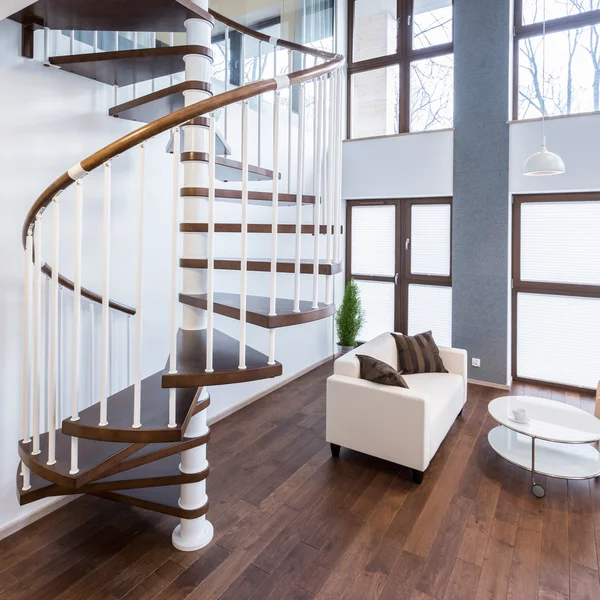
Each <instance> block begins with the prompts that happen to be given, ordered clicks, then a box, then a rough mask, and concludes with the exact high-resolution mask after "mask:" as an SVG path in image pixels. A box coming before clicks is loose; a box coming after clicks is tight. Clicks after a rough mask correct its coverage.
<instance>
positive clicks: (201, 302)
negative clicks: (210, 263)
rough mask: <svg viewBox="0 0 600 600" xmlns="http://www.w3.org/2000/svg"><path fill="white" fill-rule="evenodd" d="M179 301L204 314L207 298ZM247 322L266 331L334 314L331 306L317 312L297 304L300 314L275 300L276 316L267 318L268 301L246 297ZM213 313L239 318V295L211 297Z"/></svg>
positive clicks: (183, 297)
mask: <svg viewBox="0 0 600 600" xmlns="http://www.w3.org/2000/svg"><path fill="white" fill-rule="evenodd" d="M179 301H180V302H182V303H183V304H187V305H189V306H195V307H197V308H202V309H204V310H206V308H207V296H206V294H200V295H195V294H179ZM246 303H247V304H246V319H247V321H248V323H251V324H252V325H258V326H259V327H264V328H266V329H276V328H278V327H289V326H290V325H301V324H302V323H310V322H311V321H318V320H320V319H325V318H327V317H330V316H331V315H332V314H333V313H334V312H335V306H334V305H333V304H330V305H326V304H322V303H320V304H319V307H318V308H312V302H309V301H307V300H301V301H300V312H299V313H295V312H294V301H293V300H289V299H287V298H277V301H276V305H275V306H276V312H277V314H276V315H269V308H270V299H269V298H268V297H265V296H247V297H246ZM213 306H214V311H215V312H216V313H217V314H219V315H225V316H226V317H230V318H232V319H236V320H239V318H240V295H239V294H225V293H222V292H218V293H216V294H214V300H213Z"/></svg>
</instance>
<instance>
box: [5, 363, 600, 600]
mask: <svg viewBox="0 0 600 600" xmlns="http://www.w3.org/2000/svg"><path fill="white" fill-rule="evenodd" d="M330 372H331V363H328V364H326V365H324V366H322V367H320V368H318V369H316V370H315V371H313V372H311V373H309V374H307V375H305V376H303V377H302V378H300V379H298V380H296V381H295V382H293V383H291V384H289V385H287V386H286V387H284V388H281V389H280V390H278V391H276V392H275V393H273V394H271V395H269V396H267V397H265V398H263V399H262V400H260V401H258V402H255V403H254V404H252V405H250V406H248V407H246V408H245V409H243V410H241V411H239V412H237V413H235V414H234V415H232V416H230V417H228V418H227V419H225V420H224V421H221V422H219V423H217V424H216V425H215V426H214V427H213V428H212V435H211V442H210V444H209V459H210V462H211V466H212V474H211V476H210V478H209V480H208V491H209V498H210V502H211V509H210V511H209V518H210V520H211V521H212V522H213V524H214V526H215V531H216V535H215V539H214V541H213V542H212V543H211V544H210V546H209V547H208V548H205V549H203V550H201V551H198V552H192V553H180V552H177V551H175V550H174V549H173V547H172V546H171V541H170V535H171V531H172V529H173V527H174V526H175V524H176V522H177V521H176V519H174V518H172V517H168V516H163V515H157V514H153V513H149V512H144V511H142V510H140V509H136V508H133V507H128V506H124V505H120V504H114V503H111V502H110V501H108V500H101V499H95V498H91V497H82V498H80V499H78V500H76V501H74V502H73V503H71V504H68V505H67V506H65V507H63V508H61V509H60V510H58V511H56V512H55V513H53V514H51V515H49V516H47V517H45V518H43V519H41V520H40V521H37V522H36V523H34V524H33V525H30V526H29V527H27V528H26V529H24V530H21V531H19V532H18V533H16V534H14V535H12V536H11V537H9V538H6V539H4V540H2V541H0V598H1V599H10V600H30V599H35V600H45V599H54V598H60V599H61V600H75V599H79V600H84V599H93V600H100V599H107V600H116V599H127V600H132V599H134V598H135V599H140V600H150V599H152V598H156V599H160V600H167V599H168V600H175V599H177V600H182V599H184V598H187V599H189V600H192V599H195V600H213V599H215V600H216V599H217V598H219V599H220V600H250V599H251V600H314V599H319V600H322V599H330V600H343V599H353V600H375V599H379V600H432V599H434V598H436V599H438V600H470V599H477V600H483V599H506V598H508V599H511V600H529V599H531V600H533V599H536V600H566V599H568V598H570V599H571V600H583V599H600V583H599V578H598V556H599V553H600V481H591V482H590V481H569V482H568V483H567V482H566V481H561V480H556V479H550V478H548V479H547V481H545V482H544V483H545V484H546V486H547V490H548V494H547V496H546V498H545V499H543V500H538V499H536V498H534V497H533V495H532V494H531V492H530V484H529V479H528V475H527V473H526V472H525V471H523V470H522V469H519V468H517V467H514V466H512V465H510V464H508V463H507V462H505V461H504V460H502V459H501V458H499V457H498V456H497V455H496V454H495V453H494V452H492V451H491V450H490V448H489V446H488V443H487V439H486V434H487V432H488V431H489V430H490V428H492V427H493V426H494V422H493V421H492V420H491V418H490V417H489V416H488V414H487V404H488V402H489V401H490V400H491V399H492V398H494V397H497V396H500V395H505V392H502V391H499V390H494V389H490V388H483V387H475V386H471V387H470V388H469V399H468V403H467V405H466V407H465V409H464V412H463V415H462V416H461V417H459V418H458V419H457V421H456V422H455V424H454V426H453V427H452V429H451V431H450V433H449V435H448V437H447V438H446V440H445V441H444V443H443V444H442V446H441V448H440V450H439V451H438V453H437V455H436V456H435V458H434V460H433V461H432V463H431V465H430V467H429V469H428V470H427V472H426V474H425V479H424V482H423V484H422V485H420V486H417V485H414V484H413V483H411V478H410V472H409V471H408V469H403V468H401V467H399V466H397V465H394V464H390V463H387V462H384V461H381V460H378V459H374V458H370V457H368V456H364V455H360V454H358V453H356V452H351V451H349V450H346V449H342V452H341V456H340V458H339V459H332V457H331V454H330V450H329V447H328V446H327V444H326V443H325V437H324V431H325V380H326V378H327V376H328V375H329V373H330ZM513 393H516V394H528V395H537V396H545V397H550V398H552V399H553V400H556V401H558V402H568V403H570V404H574V405H576V406H581V407H582V408H584V409H585V410H588V411H590V412H591V411H592V410H593V398H592V396H591V395H590V396H580V395H579V394H574V393H569V392H561V391H557V390H551V389H549V388H540V387H533V386H528V385H515V386H514V388H513ZM365 410H368V398H366V399H365Z"/></svg>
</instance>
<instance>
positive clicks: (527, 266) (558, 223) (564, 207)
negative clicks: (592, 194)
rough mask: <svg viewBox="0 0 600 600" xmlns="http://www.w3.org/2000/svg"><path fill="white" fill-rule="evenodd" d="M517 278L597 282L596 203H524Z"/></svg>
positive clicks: (599, 236) (599, 210) (599, 229)
mask: <svg viewBox="0 0 600 600" xmlns="http://www.w3.org/2000/svg"><path fill="white" fill-rule="evenodd" d="M521 279H522V280H523V281H537V282H546V283H550V282H552V283H569V284H583V285H600V202H525V203H523V204H522V206H521Z"/></svg>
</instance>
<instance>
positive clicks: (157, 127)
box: [11, 0, 344, 550]
mask: <svg viewBox="0 0 600 600" xmlns="http://www.w3.org/2000/svg"><path fill="white" fill-rule="evenodd" d="M11 18H12V19H14V20H16V21H18V22H20V23H21V24H22V27H23V55H24V56H27V57H30V58H33V56H34V54H35V48H34V40H39V39H40V34H37V35H36V31H37V30H38V29H43V30H44V34H43V36H44V61H45V63H46V64H47V65H48V66H54V67H58V68H61V69H63V70H65V71H69V72H71V73H73V74H75V75H77V76H81V77H86V78H90V79H94V80H97V81H99V82H102V83H104V84H106V85H109V86H113V88H114V95H115V105H114V106H113V108H111V109H110V112H109V114H110V115H111V116H113V117H118V118H119V119H127V120H131V121H138V122H141V123H145V124H144V125H142V126H141V127H139V128H138V129H136V130H135V131H133V132H132V133H130V134H128V135H126V136H124V137H122V138H121V139H118V140H116V141H115V142H113V143H111V144H109V145H108V146H106V147H104V148H101V149H99V150H98V151H97V152H95V153H94V154H92V155H91V156H88V157H87V158H85V159H83V160H81V162H79V163H78V164H76V165H74V166H73V167H71V168H70V169H68V170H67V171H66V172H64V173H63V174H62V175H61V176H60V177H58V179H56V180H55V181H54V182H52V183H50V185H49V186H48V187H47V189H46V190H45V191H44V192H43V193H42V194H41V195H40V197H39V198H38V199H37V200H36V201H35V203H34V204H33V205H32V206H31V209H30V210H29V213H28V214H27V217H26V220H25V223H24V226H23V243H24V248H25V306H24V310H25V332H24V339H25V340H26V343H25V348H24V356H23V364H24V372H23V432H22V440H21V441H20V442H19V456H20V460H21V464H20V467H19V469H18V472H17V489H18V496H19V501H20V503H21V504H28V503H31V502H35V501H38V500H40V499H43V498H48V497H51V496H63V495H71V494H82V493H85V494H91V495H94V496H101V497H104V498H107V499H110V500H114V501H116V502H121V503H125V504H130V505H133V506H137V507H141V508H145V509H149V510H152V511H157V512H160V513H165V514H169V515H172V516H175V517H179V518H180V519H181V521H180V525H179V526H178V527H177V528H176V530H175V531H174V533H173V543H174V545H175V546H176V547H177V548H178V549H180V550H194V549H198V548H200V547H202V546H204V545H206V544H207V543H208V542H209V541H210V539H211V537H212V526H211V524H210V522H209V521H208V519H207V513H208V510H209V505H208V497H207V494H206V479H207V477H208V475H209V471H210V467H209V465H208V462H207V460H206V445H207V443H208V442H209V437H210V431H209V428H208V426H207V419H206V409H207V407H208V405H209V403H210V396H209V394H208V387H209V386H217V385H222V384H233V383H242V382H248V381H254V380H260V379H266V378H273V377H278V376H280V375H281V374H282V365H281V364H280V363H279V362H277V361H276V358H275V332H276V330H277V329H278V328H281V327H289V326H295V325H300V324H303V323H307V322H310V321H316V320H320V319H326V318H329V317H331V315H332V314H333V311H334V306H333V303H332V287H333V281H332V276H334V275H335V274H337V273H339V272H340V271H341V268H342V266H341V260H340V233H341V199H340V198H341V194H340V184H341V178H340V164H341V143H340V142H341V132H342V123H341V116H340V115H341V113H342V111H341V110H340V107H341V106H342V98H343V93H344V84H343V73H342V67H343V58H342V57H341V56H339V55H335V54H331V53H329V52H325V51H322V50H317V49H315V48H312V47H308V46H301V45H298V44H295V43H291V42H287V41H284V40H279V39H275V38H271V37H268V36H266V35H264V34H261V33H258V32H255V31H253V30H252V29H249V28H247V27H245V26H243V25H240V24H238V23H235V22H233V21H231V20H230V19H228V18H226V17H224V16H222V15H219V14H217V13H214V12H212V11H210V10H209V8H208V5H207V3H206V1H205V0H201V1H199V2H197V3H194V2H192V1H191V0H146V1H145V2H143V3H138V2H135V1H132V2H120V1H117V0H104V1H103V2H100V3H99V2H96V1H95V0H39V1H38V2H35V3H34V4H32V5H31V6H29V7H27V8H25V9H23V10H21V11H20V12H18V13H16V14H15V15H13V16H12V17H11ZM215 23H217V24H220V25H219V26H220V27H222V28H223V29H224V32H225V33H224V35H225V39H226V40H227V36H228V35H230V34H231V32H236V35H241V36H242V37H244V38H254V40H257V41H258V42H259V44H260V47H261V52H262V50H263V49H264V48H266V49H267V50H266V52H270V51H272V52H273V59H274V62H275V63H276V62H277V52H278V51H281V49H285V50H286V51H287V55H288V57H289V59H290V60H289V63H288V64H289V67H290V68H289V69H288V70H287V72H281V71H277V68H276V67H275V68H274V70H273V71H274V77H271V78H260V79H259V80H257V81H253V82H249V83H245V82H242V84H243V85H241V86H238V87H235V88H233V89H228V87H229V74H228V70H229V68H230V64H229V59H228V57H227V56H226V60H225V76H224V85H225V90H226V91H224V92H223V93H220V94H213V77H212V63H213V51H212V49H211V39H212V35H213V27H214V26H215ZM98 31H101V32H119V31H127V32H134V38H133V39H134V43H133V47H131V48H126V49H120V48H119V34H118V33H116V34H115V48H114V49H112V50H110V49H106V50H105V51H101V50H100V48H98V33H97V32H98ZM52 32H56V33H57V34H59V35H62V36H65V35H70V40H71V52H70V53H69V54H68V55H66V56H64V55H63V56H50V51H49V50H50V43H49V41H48V40H49V37H50V35H51V34H52ZM65 32H66V33H65ZM68 32H70V34H69V33H68ZM75 32H91V39H92V40H93V41H92V42H91V50H92V51H91V52H84V53H74V52H73V49H74V45H75V44H74V40H75ZM135 32H174V33H175V34H176V33H177V32H185V33H186V40H185V45H179V46H178V45H165V44H159V43H157V42H156V41H155V42H154V43H153V45H152V47H149V48H138V47H136V46H137V44H136V43H135V35H136V33H135ZM153 39H154V40H156V36H154V38H153ZM173 39H174V36H173V35H171V41H172V40H173ZM225 47H226V53H227V52H228V47H227V42H225ZM293 65H299V66H300V68H299V69H297V70H294V69H293ZM182 71H185V80H184V81H182V82H175V80H174V76H175V75H176V74H177V73H181V72H182ZM159 77H163V78H164V77H167V78H170V84H169V85H167V86H165V87H162V88H161V89H158V90H157V89H154V88H155V82H156V81H157V78H159ZM143 82H146V83H147V82H153V83H152V88H153V89H152V91H151V92H149V93H146V94H143V95H140V96H137V95H135V86H136V85H139V84H141V83H143ZM244 83H245V84H244ZM126 86H133V87H134V97H133V99H129V100H128V101H126V102H119V96H120V92H121V90H122V89H123V88H125V87H126ZM309 86H310V90H311V91H312V103H311V105H310V107H309V103H308V100H307V98H308V95H307V93H306V92H307V90H308V89H309ZM282 94H287V98H288V104H287V111H289V114H288V115H287V117H288V124H289V131H288V133H287V136H286V139H287V146H286V144H284V143H283V142H282V135H281V133H282V132H281V129H282V128H283V126H284V125H285V120H286V115H285V114H284V113H285V106H282V105H281V96H282ZM292 94H297V111H296V110H294V114H292V110H293V109H292V104H293V103H292ZM267 95H268V96H269V101H270V100H271V98H272V102H273V110H272V112H273V114H272V132H270V134H269V140H268V145H271V144H272V156H273V158H272V164H270V165H269V168H265V167H264V165H262V164H261V165H251V164H250V160H249V154H250V152H249V146H250V144H252V143H255V141H256V140H255V139H254V137H253V136H252V134H251V133H250V132H249V130H248V128H249V125H248V123H249V111H250V107H249V102H250V101H251V100H252V101H253V102H255V104H256V100H258V102H257V104H258V107H259V108H258V110H259V111H262V106H263V104H264V102H263V100H264V99H265V98H266V97H267ZM233 107H236V110H239V113H240V114H241V125H239V129H241V130H236V131H234V132H233V133H235V135H236V136H241V139H242V146H241V156H239V157H238V158H239V160H235V159H234V158H233V157H232V155H231V149H230V147H229V144H228V142H227V136H226V135H224V134H223V133H222V132H221V131H219V130H218V126H217V125H218V124H217V118H218V116H219V113H220V116H221V117H222V115H223V112H224V113H225V119H226V118H227V110H228V109H229V110H233ZM309 108H310V109H311V111H312V123H311V125H312V127H309V119H308V116H307V114H308V112H309ZM261 116H263V115H262V113H261V112H259V120H260V118H261ZM265 120H266V119H265V117H264V116H263V122H264V121H265ZM293 120H294V122H295V123H296V127H295V129H294V133H293V129H292V125H291V124H292V121H293ZM259 122H260V121H259ZM225 123H226V126H227V121H225ZM282 124H283V125H282ZM309 129H312V131H309ZM165 132H170V135H171V138H170V143H169V149H170V151H171V152H172V153H173V164H172V172H169V173H166V174H165V176H167V177H169V178H172V182H173V183H172V188H173V194H172V197H171V198H165V202H167V203H170V205H171V209H172V220H171V222H170V223H165V227H167V228H169V230H170V232H171V238H172V241H171V256H170V268H171V273H170V274H167V275H166V277H167V280H169V279H170V282H169V286H170V287H169V293H170V298H171V308H170V312H169V314H165V315H164V322H163V323H162V324H160V325H162V326H163V327H164V328H168V330H169V344H170V347H169V348H168V349H167V348H165V359H166V366H165V368H164V369H163V370H161V371H158V372H156V373H154V374H152V375H150V376H149V377H145V378H142V376H141V373H142V371H143V365H142V364H141V352H142V339H143V337H142V319H141V312H142V307H143V304H144V297H145V296H144V285H143V279H142V275H141V274H142V266H143V260H144V252H143V248H144V245H143V244H144V242H143V217H144V210H145V194H146V192H145V183H146V178H147V177H146V175H147V174H146V171H145V168H146V167H145V161H146V157H145V152H146V149H145V142H147V141H148V140H150V139H151V138H153V137H155V136H158V135H159V134H162V133H165ZM229 133H230V135H231V134H232V127H230V131H229ZM311 134H312V135H311ZM260 137H261V136H260V132H259V138H260ZM309 137H311V143H312V153H311V155H310V156H307V155H308V151H307V148H308V145H307V140H308V138H309ZM263 138H264V136H263ZM262 141H263V144H264V139H263V140H262ZM259 143H260V142H259ZM265 145H266V144H265ZM292 148H293V149H294V152H295V159H292ZM127 152H136V153H137V157H136V158H135V160H136V161H137V163H138V165H139V190H138V199H137V207H138V223H137V273H136V274H134V275H133V277H134V279H135V280H136V307H135V308H133V307H130V306H126V305H125V304H123V303H120V302H118V301H116V300H112V299H110V280H111V273H110V257H111V251H112V250H114V248H115V241H114V240H113V241H111V224H110V223H111V221H110V216H111V203H112V189H113V182H112V179H113V173H112V169H111V167H112V163H113V161H115V160H116V159H117V158H118V157H120V156H122V155H124V154H125V153H127ZM286 163H287V172H286V179H287V190H286V191H285V192H284V191H283V190H282V189H281V188H282V181H281V171H282V170H285V166H286ZM311 168H312V173H310V170H311ZM96 170H98V171H99V172H100V173H102V174H103V179H102V181H103V188H102V191H101V197H102V207H103V213H102V214H103V225H102V250H101V256H102V289H101V290H99V291H98V292H96V291H92V290H90V289H86V288H84V287H82V283H81V281H82V261H81V256H82V245H83V240H82V237H83V235H82V214H83V212H84V209H85V204H86V203H85V197H86V195H87V188H86V189H85V193H84V187H85V186H87V184H86V183H85V177H86V176H87V175H88V174H89V173H91V172H93V171H96ZM265 181H266V182H270V183H269V184H267V185H270V189H269V191H265V189H264V185H265V184H264V182H265ZM221 182H229V184H231V182H238V184H239V185H236V186H232V185H228V186H225V187H220V186H221ZM253 182H263V188H261V189H258V190H252V189H250V187H251V183H253ZM181 183H183V185H181ZM71 186H74V187H75V194H74V195H75V221H74V231H73V232H72V235H73V239H74V244H73V248H72V253H73V256H74V259H73V260H74V276H73V280H70V279H68V278H67V277H65V276H63V275H62V274H61V273H60V265H59V264H58V263H59V257H60V253H59V240H60V228H61V219H60V205H61V193H63V192H64V191H65V190H67V189H68V188H70V187H71ZM308 192H310V194H309V193H308ZM217 202H230V203H231V202H232V203H237V204H238V205H239V220H238V222H234V223H231V222H229V223H219V222H215V203H217ZM255 204H259V205H267V206H269V207H270V208H271V219H270V222H268V223H256V222H253V223H250V222H249V213H250V211H251V210H252V207H253V205H255ZM280 205H282V206H295V207H296V210H295V216H296V218H295V222H293V223H282V222H280V221H279V206H280ZM305 207H311V208H310V210H311V211H312V222H311V223H308V224H307V223H304V222H303V212H304V211H303V209H304V208H305ZM181 212H183V218H181V217H180V214H181ZM45 217H46V218H45ZM48 217H50V218H48ZM48 222H50V223H48ZM42 228H44V236H46V235H49V237H50V242H51V243H50V246H51V251H50V257H49V261H45V260H44V257H43V256H42V247H43V245H42ZM46 228H47V230H48V231H49V232H50V233H48V231H46ZM132 229H135V225H132ZM70 233H71V232H70ZM249 234H259V235H265V236H269V238H270V249H271V251H270V256H269V257H268V258H256V257H252V256H249V254H248V236H249ZM281 235H293V236H295V256H294V258H282V257H281V256H279V252H278V239H279V236H281ZM216 236H231V240H232V241H231V244H232V245H236V244H237V245H239V258H236V259H231V258H227V259H221V258H217V257H215V255H214V247H215V237H216ZM303 240H309V245H308V247H309V248H310V250H311V253H312V256H311V257H310V258H306V242H303ZM303 247H304V254H303V252H302V250H303ZM216 270H230V271H231V270H232V271H238V272H239V274H240V280H239V281H240V286H239V293H236V294H232V293H225V292H219V291H218V290H216V289H215V271H216ZM261 271H262V272H268V273H270V294H269V295H268V296H264V297H261V296H254V295H250V294H248V285H247V278H248V277H249V276H252V275H251V274H252V273H253V272H261ZM278 274H281V275H279V276H282V277H294V290H295V291H294V297H293V298H281V297H278V296H277V278H278ZM283 274H287V275H283ZM308 277H311V278H312V279H311V286H310V287H311V288H312V294H311V298H310V299H303V298H301V297H300V280H301V278H308ZM323 279H324V280H325V281H324V285H322V282H323ZM45 281H46V285H47V289H48V294H47V295H46V294H44V293H43V287H44V283H45ZM323 291H324V293H323ZM65 293H68V294H71V295H72V302H73V304H72V306H73V317H72V319H71V320H70V321H68V320H65V319H63V318H60V315H59V313H60V309H59V307H60V306H61V303H60V302H59V295H62V294H65ZM323 300H324V301H323ZM85 306H89V317H88V316H87V314H84V312H83V308H85ZM95 308H98V309H99V312H100V315H96V316H94V309H95ZM215 314H218V315H224V316H225V317H227V318H229V319H234V320H236V321H238V322H239V336H238V338H237V339H236V338H234V337H231V336H229V335H226V334H225V333H222V332H220V331H218V330H217V329H215V327H214V315H215ZM114 315H118V316H119V315H121V316H122V315H125V316H126V317H127V318H128V323H131V322H133V327H134V331H133V335H132V338H133V339H132V340H130V339H129V329H128V335H127V348H126V350H125V354H126V356H127V359H126V360H127V363H128V367H127V370H128V372H130V376H128V382H127V383H128V385H126V386H124V387H123V386H121V387H122V389H111V387H112V384H111V381H112V379H111V378H110V370H111V368H113V366H114V365H113V364H112V360H113V353H112V346H111V344H113V343H114V332H113V330H112V327H113V319H114ZM98 317H100V318H98ZM87 318H89V319H90V321H89V325H88V327H87V330H84V327H83V325H84V320H85V319H87ZM95 323H96V326H99V336H98V335H96V337H94V336H95V334H94V324H95ZM248 325H253V326H257V327H261V328H264V329H267V330H268V331H269V348H268V351H266V352H264V353H263V352H261V351H259V350H257V349H255V348H252V347H249V346H247V345H246V328H247V326H248ZM128 327H129V325H128ZM84 332H88V333H89V335H90V339H89V340H84ZM65 337H68V338H69V339H71V340H72V344H73V346H72V347H73V351H72V353H71V354H70V356H66V357H65V353H64V352H63V348H62V343H63V341H62V340H63V339H64V338H65ZM97 338H99V343H97V341H96V340H97ZM84 344H86V345H88V346H89V349H88V350H87V354H86V356H89V366H87V367H86V365H84V364H83V358H82V357H83V355H84V353H83V345H84ZM167 350H168V357H167ZM96 353H97V354H96ZM61 360H63V361H68V363H69V364H68V369H67V370H68V373H69V376H68V377H67V378H65V377H64V376H62V377H61ZM84 368H87V369H88V374H87V377H88V379H89V395H88V392H87V391H86V390H85V389H84V385H83V376H82V370H83V369H84ZM65 379H67V380H68V381H67V383H65ZM65 406H67V409H68V410H67V409H65ZM42 429H47V431H45V432H43V431H42Z"/></svg>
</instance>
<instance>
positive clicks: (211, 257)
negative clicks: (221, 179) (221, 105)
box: [206, 112, 217, 373]
mask: <svg viewBox="0 0 600 600" xmlns="http://www.w3.org/2000/svg"><path fill="white" fill-rule="evenodd" d="M209 138H210V139H209V157H208V244H207V246H208V248H207V258H208V265H207V266H208V270H207V277H206V372H207V373H212V372H214V368H213V340H214V290H215V173H216V171H215V169H216V154H217V135H216V129H215V113H214V112H212V113H210V129H209Z"/></svg>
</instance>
